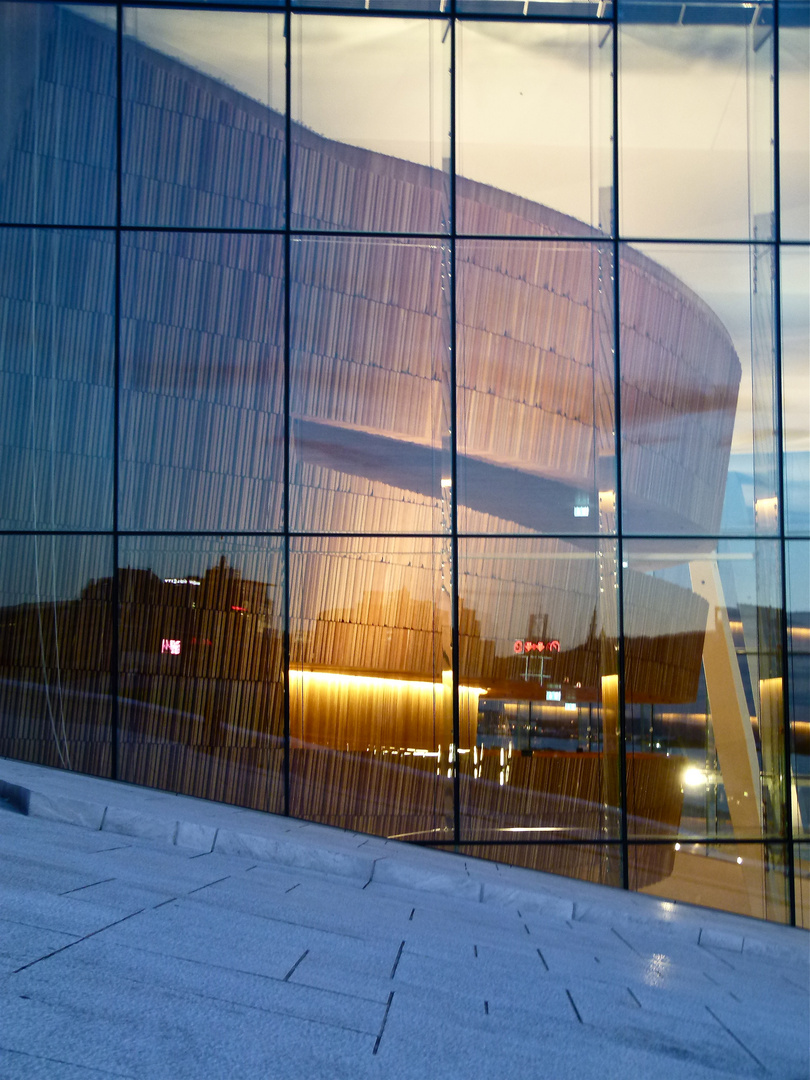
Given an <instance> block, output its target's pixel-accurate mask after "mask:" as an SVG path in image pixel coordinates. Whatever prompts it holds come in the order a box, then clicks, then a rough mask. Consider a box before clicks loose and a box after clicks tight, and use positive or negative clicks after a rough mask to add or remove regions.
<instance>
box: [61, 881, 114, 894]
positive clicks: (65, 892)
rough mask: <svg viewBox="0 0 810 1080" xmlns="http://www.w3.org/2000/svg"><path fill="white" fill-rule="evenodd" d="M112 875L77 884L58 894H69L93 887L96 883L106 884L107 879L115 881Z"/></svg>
mask: <svg viewBox="0 0 810 1080" xmlns="http://www.w3.org/2000/svg"><path fill="white" fill-rule="evenodd" d="M115 880H116V878H114V877H104V878H102V879H101V880H100V881H92V882H91V883H90V884H89V885H77V886H76V888H75V889H65V891H64V892H60V893H59V894H58V895H59V896H70V895H71V893H75V892H81V891H82V890H83V889H94V888H95V887H96V885H106V884H107V882H108V881H115Z"/></svg>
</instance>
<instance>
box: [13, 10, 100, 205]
mask: <svg viewBox="0 0 810 1080" xmlns="http://www.w3.org/2000/svg"><path fill="white" fill-rule="evenodd" d="M91 20H92V21H91ZM105 24H106V25H105ZM0 71H2V73H3V94H2V97H1V98H0V221H10V222H25V223H26V224H28V223H31V224H34V223H36V224H53V225H112V224H113V222H114V220H115V161H116V138H115V116H116V100H115V99H116V89H115V82H116V63H115V8H113V7H90V6H88V5H82V4H71V5H70V6H69V9H68V5H67V4H48V3H37V4H32V3H28V4H23V3H8V4H6V3H4V4H0Z"/></svg>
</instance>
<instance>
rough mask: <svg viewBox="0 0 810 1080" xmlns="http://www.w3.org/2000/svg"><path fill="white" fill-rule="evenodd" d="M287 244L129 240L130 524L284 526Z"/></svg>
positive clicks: (126, 519) (241, 238)
mask: <svg viewBox="0 0 810 1080" xmlns="http://www.w3.org/2000/svg"><path fill="white" fill-rule="evenodd" d="M282 252H283V247H282V242H281V239H280V238H279V237H274V236H250V235H244V234H243V235H232V236H227V235H225V236H223V235H201V234H194V233H185V234H173V233H128V234H126V235H125V236H124V237H123V240H122V301H121V314H122V327H121V336H122V340H121V354H122V370H121V444H120V445H121V464H120V494H119V514H120V522H121V526H122V527H123V528H129V529H136V528H137V529H143V528H152V529H199V530H206V529H225V530H236V529H239V530H244V531H249V530H269V529H278V528H280V526H281V479H282V467H283V431H284V427H283V418H282V401H283V370H284V369H283V329H282V328H283V318H282V313H283V301H282V281H283V273H282V267H283V254H282Z"/></svg>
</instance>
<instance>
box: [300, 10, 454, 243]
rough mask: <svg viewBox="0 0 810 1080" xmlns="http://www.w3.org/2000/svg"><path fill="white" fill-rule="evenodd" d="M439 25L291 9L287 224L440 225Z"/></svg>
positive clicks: (444, 61)
mask: <svg viewBox="0 0 810 1080" xmlns="http://www.w3.org/2000/svg"><path fill="white" fill-rule="evenodd" d="M446 31H447V24H446V23H445V22H444V21H442V20H436V19H417V20H414V19H367V18H363V17H355V16H346V17H343V18H341V17H331V16H317V15H314V16H313V15H309V16H297V15H294V16H293V20H292V34H293V38H292V102H291V110H292V118H293V121H294V124H293V129H292V146H291V148H290V153H291V156H292V166H291V168H292V178H291V180H292V207H291V214H292V224H293V227H295V228H300V229H345V230H351V231H358V232H367V231H391V232H448V231H449V212H450V211H449V206H450V201H449V180H448V175H447V168H448V162H449V159H450V148H449V138H448V133H449V130H450V124H449V102H450V76H449V69H450V56H449V49H450V35H449V34H448V33H446Z"/></svg>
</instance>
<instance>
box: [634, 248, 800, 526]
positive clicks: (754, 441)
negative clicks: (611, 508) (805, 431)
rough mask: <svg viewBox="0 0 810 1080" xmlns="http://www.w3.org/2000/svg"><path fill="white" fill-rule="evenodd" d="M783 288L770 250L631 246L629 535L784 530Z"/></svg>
mask: <svg viewBox="0 0 810 1080" xmlns="http://www.w3.org/2000/svg"><path fill="white" fill-rule="evenodd" d="M773 282H774V268H773V249H772V247H771V246H770V245H756V246H753V247H750V248H749V247H747V246H744V245H736V246H726V245H723V244H715V245H711V246H708V245H705V246H704V245H699V244H690V245H677V244H666V245H665V244H660V245H649V246H646V245H645V246H644V247H643V248H641V249H636V248H631V247H623V249H622V253H621V264H620V290H619V295H620V299H621V322H622V327H621V353H620V356H621V379H622V383H621V423H622V492H623V504H622V505H623V524H624V528H625V530H626V531H628V532H632V533H646V534H653V535H661V534H664V535H666V534H669V535H678V534H679V533H680V534H682V535H696V534H697V535H705V534H709V535H711V534H714V533H718V532H720V533H724V534H734V533H737V534H745V533H747V534H751V533H753V532H757V533H758V534H765V535H767V534H774V533H775V532H776V531H777V527H778V513H777V508H778V504H777V497H778V490H779V488H778V475H779V474H778V468H777V440H776V435H775V432H776V430H777V424H776V420H777V408H778V402H777V398H776V389H775V388H776V376H775V358H774V302H773Z"/></svg>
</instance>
